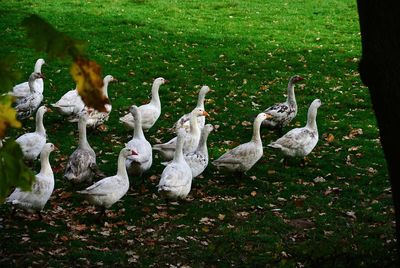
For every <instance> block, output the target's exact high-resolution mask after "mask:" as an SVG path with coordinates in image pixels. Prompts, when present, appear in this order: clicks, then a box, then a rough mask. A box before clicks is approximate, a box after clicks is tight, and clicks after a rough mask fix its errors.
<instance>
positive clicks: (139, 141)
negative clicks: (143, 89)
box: [125, 105, 153, 176]
mask: <svg viewBox="0 0 400 268" xmlns="http://www.w3.org/2000/svg"><path fill="white" fill-rule="evenodd" d="M130 112H131V113H132V116H133V118H134V119H135V130H134V133H133V137H132V139H131V140H130V141H129V142H128V144H126V147H127V148H129V149H132V150H134V151H135V152H137V155H132V156H129V157H128V158H127V159H126V162H125V165H126V169H127V170H128V174H129V175H131V176H142V174H143V173H144V172H146V171H147V170H149V169H150V167H151V165H152V163H153V151H152V149H151V144H150V143H149V142H148V141H147V140H146V137H145V136H144V133H143V129H142V117H141V114H140V110H139V108H138V107H137V106H136V105H133V106H132V107H131V108H130Z"/></svg>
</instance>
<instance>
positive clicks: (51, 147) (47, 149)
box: [42, 142, 57, 153]
mask: <svg viewBox="0 0 400 268" xmlns="http://www.w3.org/2000/svg"><path fill="white" fill-rule="evenodd" d="M54 150H57V147H56V146H55V145H54V144H53V143H51V142H49V143H46V144H45V145H44V146H43V148H42V152H43V153H50V152H53V151H54Z"/></svg>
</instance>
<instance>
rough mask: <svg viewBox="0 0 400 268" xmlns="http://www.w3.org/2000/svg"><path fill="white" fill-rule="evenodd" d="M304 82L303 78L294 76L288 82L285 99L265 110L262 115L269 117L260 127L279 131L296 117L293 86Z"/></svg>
mask: <svg viewBox="0 0 400 268" xmlns="http://www.w3.org/2000/svg"><path fill="white" fill-rule="evenodd" d="M302 80H304V78H302V77H300V76H298V75H295V76H292V77H291V78H290V80H289V84H288V89H287V98H286V101H285V102H282V103H275V104H274V105H272V106H271V107H269V108H267V109H265V111H264V113H266V114H268V115H271V117H270V118H269V119H266V120H264V121H263V123H262V125H263V126H266V127H269V128H271V129H279V130H281V129H282V128H283V127H285V126H287V125H288V124H289V123H290V122H291V121H292V120H293V118H295V117H296V115H297V102H296V97H295V94H294V85H295V84H296V83H297V82H299V81H302Z"/></svg>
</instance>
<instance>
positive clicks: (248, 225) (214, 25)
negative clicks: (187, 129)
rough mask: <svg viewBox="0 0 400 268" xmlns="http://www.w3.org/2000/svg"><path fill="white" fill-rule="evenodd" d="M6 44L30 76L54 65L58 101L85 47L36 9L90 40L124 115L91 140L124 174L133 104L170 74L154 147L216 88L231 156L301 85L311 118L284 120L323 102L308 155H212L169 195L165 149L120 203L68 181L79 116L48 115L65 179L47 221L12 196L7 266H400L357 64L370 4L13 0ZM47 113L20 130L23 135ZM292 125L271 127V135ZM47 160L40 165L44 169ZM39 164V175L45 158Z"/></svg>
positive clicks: (107, 169)
mask: <svg viewBox="0 0 400 268" xmlns="http://www.w3.org/2000/svg"><path fill="white" fill-rule="evenodd" d="M0 3H1V4H0V14H1V15H0V26H1V29H3V30H2V37H1V46H0V55H1V56H2V57H4V56H6V55H9V54H12V55H14V56H15V57H16V58H17V66H15V68H16V69H19V70H20V71H21V72H22V73H23V77H24V80H26V79H25V78H27V77H28V76H29V74H30V73H31V72H32V70H33V65H34V63H35V61H36V59H37V58H39V57H42V58H44V59H45V60H46V62H47V65H45V66H44V67H43V68H42V71H43V73H44V74H45V75H46V77H47V79H46V80H45V91H44V96H45V97H44V104H46V105H50V104H51V103H54V102H55V101H57V100H58V99H59V98H60V97H61V96H62V95H63V94H64V93H65V92H66V91H68V90H70V89H72V88H73V87H74V86H75V85H74V82H73V80H72V78H71V76H70V74H69V66H70V63H71V62H70V60H69V59H67V58H66V59H54V58H48V57H47V55H46V54H42V53H38V52H36V51H35V50H34V49H32V48H31V46H30V41H29V40H28V39H27V37H26V33H25V30H24V28H23V27H22V26H21V21H22V20H23V19H24V18H25V17H27V16H28V15H29V14H38V15H39V16H41V17H42V18H44V19H45V20H47V21H48V22H49V23H51V24H52V25H53V26H54V27H56V28H57V29H58V30H60V31H62V32H64V33H66V34H68V35H69V36H71V37H73V38H75V39H78V40H84V41H86V42H87V46H88V48H87V52H88V55H89V56H90V58H91V59H94V60H96V61H97V62H98V63H99V64H100V65H101V66H102V71H103V75H107V74H111V75H113V76H114V77H115V78H117V79H118V80H119V82H118V83H113V84H110V86H109V96H110V101H111V103H112V109H113V110H112V112H111V114H110V119H109V121H108V122H107V126H108V130H107V131H105V132H99V131H90V132H89V133H88V140H89V143H90V144H91V145H92V147H93V148H94V149H95V151H96V153H97V161H98V164H99V167H100V169H101V170H102V171H104V173H106V174H107V175H114V174H115V172H116V162H117V155H118V152H119V151H120V150H121V148H123V146H124V143H126V142H128V141H129V139H130V137H131V135H132V133H131V131H127V130H126V129H125V128H124V127H123V126H122V124H120V123H119V122H118V119H119V117H120V116H122V115H124V114H125V113H126V112H127V111H128V109H129V107H130V105H132V104H134V103H135V104H139V105H140V104H143V103H146V102H147V101H148V100H149V96H150V88H151V83H152V81H153V79H154V78H156V77H160V76H161V77H164V78H166V79H168V80H169V81H170V83H169V84H168V85H164V86H162V87H161V89H160V98H161V103H162V114H161V116H160V118H159V120H158V121H157V123H156V124H155V126H154V127H153V128H151V129H150V131H149V132H147V133H146V137H147V139H148V140H149V141H150V143H152V144H155V143H157V141H158V142H159V141H160V140H161V141H163V142H164V141H168V140H169V139H170V138H172V137H173V136H174V134H173V133H171V132H170V131H169V129H170V127H171V126H172V125H173V123H174V122H175V121H176V120H177V119H178V118H179V117H180V116H181V115H182V114H184V113H187V112H189V111H191V110H192V109H193V108H194V107H195V105H196V102H197V92H198V90H199V89H200V87H201V86H202V85H204V84H206V85H208V86H210V87H211V88H212V89H213V90H214V92H212V93H209V94H208V95H207V101H206V105H205V106H206V110H207V112H208V113H209V114H210V117H209V118H208V119H207V122H208V123H211V124H213V125H214V126H215V127H216V130H215V131H214V132H212V133H211V134H210V137H209V142H208V146H209V153H210V158H211V159H216V158H217V157H219V156H220V155H222V154H223V153H224V152H225V151H226V150H227V149H229V148H233V147H234V146H236V145H238V144H239V143H244V142H247V141H248V140H249V139H250V137H251V133H252V126H251V122H252V120H253V118H254V115H256V114H257V113H259V112H261V111H263V110H264V109H265V108H267V107H269V106H270V105H272V104H273V103H275V102H281V101H283V100H284V99H285V96H286V95H285V94H286V88H287V83H288V79H289V78H290V77H291V76H292V75H295V74H299V75H301V76H303V77H304V78H305V80H304V81H302V83H301V84H300V85H297V86H296V88H295V92H296V98H297V102H298V106H299V112H298V115H297V117H296V118H295V119H294V120H293V121H292V122H291V124H290V126H288V127H286V128H285V130H284V131H288V130H290V129H291V128H293V127H299V126H303V125H305V122H306V114H307V109H308V106H309V105H310V103H311V102H312V101H313V100H314V99H316V98H319V99H321V100H322V103H323V104H322V106H321V107H320V109H319V111H318V116H317V124H318V130H319V138H320V140H319V142H318V144H317V146H316V148H315V149H314V151H313V152H312V153H311V154H310V155H309V157H308V158H309V162H308V163H307V165H306V166H305V167H301V166H300V161H299V159H292V160H291V161H290V162H289V168H284V167H283V165H282V163H281V159H282V155H280V154H279V153H278V152H277V151H274V150H272V149H270V148H267V147H266V148H265V150H264V156H263V158H262V159H261V160H260V161H259V162H258V163H257V164H256V165H255V166H254V167H253V168H252V169H251V170H250V171H249V172H248V173H247V174H246V175H245V176H244V177H243V178H236V177H233V176H232V175H229V174H225V173H220V172H218V171H217V170H216V169H215V168H214V167H213V166H212V165H211V164H210V165H209V166H208V168H207V169H206V171H205V172H204V173H203V175H202V177H200V178H196V179H195V180H194V181H193V184H192V190H191V193H190V195H189V198H188V200H187V201H185V202H179V203H177V204H172V205H171V206H167V205H166V202H165V201H164V200H162V199H160V198H159V196H158V194H157V190H156V185H157V183H158V181H159V177H160V174H161V172H162V170H163V166H162V165H161V164H160V162H161V159H160V158H157V155H156V154H155V159H154V162H153V167H152V168H151V170H150V171H149V172H148V173H146V174H145V175H144V179H145V182H144V183H143V184H142V183H141V179H139V178H133V177H132V178H130V181H131V186H132V187H131V189H130V191H129V192H128V194H127V195H126V196H125V197H124V198H123V199H122V200H121V202H119V203H117V204H115V205H114V206H113V207H112V208H111V209H110V210H108V212H107V219H106V220H105V222H104V223H103V224H97V223H96V222H95V220H94V219H95V217H96V215H95V213H96V210H95V208H94V207H91V206H89V205H88V203H86V202H85V201H83V199H82V197H81V196H80V195H79V194H77V193H76V191H77V190H80V189H82V188H83V187H84V186H83V185H80V186H76V185H71V184H69V183H68V182H66V181H65V180H64V179H63V177H62V176H63V167H64V165H65V164H66V161H67V159H68V156H69V155H70V154H71V153H72V152H73V150H74V149H75V148H76V145H77V137H78V136H77V126H76V124H73V123H68V122H67V121H65V118H64V117H62V116H61V115H59V114H58V113H57V112H53V113H48V114H46V115H45V119H44V123H45V127H46V129H47V133H48V140H49V141H50V142H53V143H54V144H56V146H57V147H58V148H59V151H58V152H53V153H52V155H51V164H52V166H53V168H54V171H55V172H56V173H55V177H56V186H55V191H54V192H53V195H52V197H51V199H50V201H49V202H48V204H47V205H46V207H45V209H44V211H43V215H44V219H43V220H42V221H40V220H38V219H37V217H36V215H30V214H24V213H22V211H20V212H19V213H18V215H17V216H16V217H15V218H12V217H10V208H9V207H7V206H5V205H2V206H0V266H1V267H9V266H11V267H24V266H46V267H47V266H49V267H60V266H101V265H107V266H111V265H112V266H115V265H121V266H127V265H131V266H141V267H149V266H151V267H164V266H170V267H174V266H179V267H180V266H186V267H188V266H191V267H227V266H251V267H256V266H267V267H269V266H271V267H276V266H278V267H279V266H283V267H303V266H306V267H309V266H314V267H350V266H361V267H362V266H364V267H372V266H376V267H390V266H396V264H398V259H396V249H395V230H394V208H393V203H392V199H391V190H390V184H389V179H388V173H387V168H386V163H385V160H384V157H383V153H382V149H381V145H380V142H379V130H378V129H377V126H376V121H375V116H374V113H373V110H372V107H371V102H370V97H369V93H368V89H367V88H366V87H364V86H363V85H362V83H361V81H360V77H359V74H358V71H357V68H358V62H359V60H360V54H361V51H360V49H361V45H360V33H359V25H358V15H357V6H356V1H350V0H329V1H322V0H315V1H299V0H293V1H278V0H273V1H262V0H254V1H235V0H231V1H228V0H224V1H210V0H206V1H204V0H203V1H200V0H193V1H162V0H131V1H127V0H126V1H111V0H105V1H50V0H42V1H25V0H22V1H16V0H15V1H14V0H10V1H1V2H0ZM33 128H34V120H28V121H25V122H24V126H23V128H22V129H18V130H11V131H9V132H8V136H10V137H12V138H16V137H18V136H19V135H21V134H22V133H25V132H28V131H31V130H32V129H33ZM277 138H278V136H277V133H276V132H273V131H269V130H267V129H262V139H263V144H264V146H266V145H267V144H268V143H269V142H270V141H273V140H275V139H277ZM37 167H38V165H37ZM35 172H38V170H36V171H35Z"/></svg>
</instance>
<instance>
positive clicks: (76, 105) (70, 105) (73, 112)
mask: <svg viewBox="0 0 400 268" xmlns="http://www.w3.org/2000/svg"><path fill="white" fill-rule="evenodd" d="M51 106H53V107H54V108H56V109H57V110H58V111H59V112H60V113H61V114H63V115H68V116H70V117H71V119H70V120H71V121H76V118H77V117H78V114H79V113H80V112H81V111H82V110H83V109H84V108H85V104H84V103H83V100H82V98H81V96H80V95H79V94H78V90H76V89H73V90H70V91H68V92H67V93H65V94H64V95H63V96H62V97H61V98H60V99H59V100H58V101H57V102H56V103H53V104H51Z"/></svg>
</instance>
